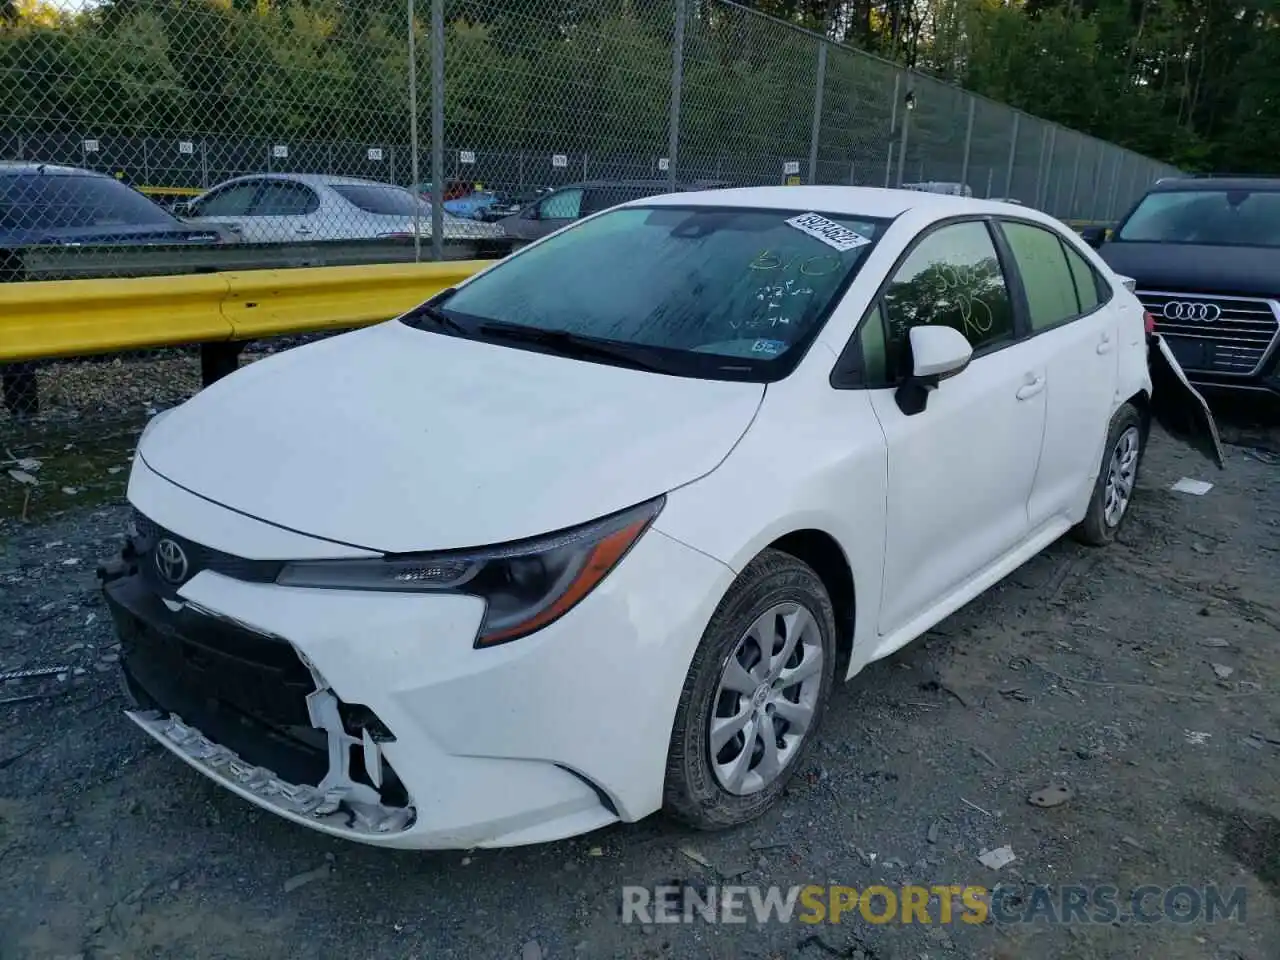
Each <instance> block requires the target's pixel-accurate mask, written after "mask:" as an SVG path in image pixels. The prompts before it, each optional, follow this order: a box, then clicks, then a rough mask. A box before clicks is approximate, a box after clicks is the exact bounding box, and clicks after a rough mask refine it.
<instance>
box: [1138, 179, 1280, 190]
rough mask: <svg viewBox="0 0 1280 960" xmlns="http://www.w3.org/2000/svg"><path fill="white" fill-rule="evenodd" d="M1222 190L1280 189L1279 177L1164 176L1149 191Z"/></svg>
mask: <svg viewBox="0 0 1280 960" xmlns="http://www.w3.org/2000/svg"><path fill="white" fill-rule="evenodd" d="M1223 190H1280V177H1166V178H1164V179H1163V180H1158V181H1156V183H1155V185H1154V186H1153V187H1152V188H1151V190H1150V191H1149V192H1150V193H1170V192H1178V193H1184V192H1190V191H1195V192H1201V191H1203V192H1215V193H1221V192H1222V191H1223Z"/></svg>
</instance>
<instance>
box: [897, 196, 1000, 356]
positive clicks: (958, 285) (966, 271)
mask: <svg viewBox="0 0 1280 960" xmlns="http://www.w3.org/2000/svg"><path fill="white" fill-rule="evenodd" d="M883 301H884V310H885V315H886V319H887V320H888V324H887V328H888V343H887V356H888V363H889V364H890V367H889V369H891V370H893V371H895V372H901V371H902V369H903V367H904V365H905V362H906V357H907V354H908V350H907V331H908V330H910V329H911V328H912V327H915V326H922V325H924V324H929V323H936V324H945V325H946V326H948V327H954V328H955V329H956V330H959V331H960V332H961V333H962V334H964V336H965V339H967V340H968V341H969V343H970V344H972V345H973V349H974V351H975V353H976V352H977V351H979V350H982V349H983V348H987V347H991V346H993V345H996V344H999V343H1002V342H1005V341H1009V340H1012V339H1013V335H1014V329H1013V304H1012V302H1011V300H1010V298H1009V288H1008V286H1007V285H1006V284H1005V279H1004V273H1003V272H1002V271H1001V269H1000V259H999V257H998V256H997V255H996V248H995V244H994V243H992V240H991V234H990V233H989V232H988V230H987V225H986V224H985V223H982V222H980V221H969V222H965V223H956V224H952V225H951V226H946V227H941V228H939V229H937V230H935V231H933V232H932V233H930V234H928V235H927V236H926V237H925V238H924V239H923V240H922V241H921V242H920V243H919V244H918V245H917V246H916V248H915V249H914V250H913V251H912V252H911V253H910V254H909V255H908V256H907V259H906V260H905V261H904V262H903V264H902V266H901V267H899V268H898V271H897V273H895V274H894V276H893V280H891V281H890V283H889V286H888V287H887V288H886V289H885V292H884V298H883Z"/></svg>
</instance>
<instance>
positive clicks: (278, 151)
mask: <svg viewBox="0 0 1280 960" xmlns="http://www.w3.org/2000/svg"><path fill="white" fill-rule="evenodd" d="M271 156H273V157H275V158H276V159H277V160H284V159H285V158H287V157H288V156H289V148H288V147H286V146H285V145H284V144H283V143H277V144H276V145H275V146H274V147H272V148H271Z"/></svg>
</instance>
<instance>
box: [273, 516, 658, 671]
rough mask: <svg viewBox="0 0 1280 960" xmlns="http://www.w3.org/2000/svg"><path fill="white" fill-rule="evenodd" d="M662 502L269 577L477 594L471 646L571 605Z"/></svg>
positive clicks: (310, 564)
mask: <svg viewBox="0 0 1280 960" xmlns="http://www.w3.org/2000/svg"><path fill="white" fill-rule="evenodd" d="M665 502H666V498H665V497H658V498H657V499H655V500H650V501H648V502H647V503H642V504H640V505H639V506H637V507H632V508H631V509H629V510H624V511H623V512H621V513H616V514H613V515H612V516H608V517H605V518H603V519H601V520H596V521H594V522H592V523H588V524H585V525H584V526H581V527H575V528H573V529H571V530H564V531H561V532H559V533H552V534H548V535H547V536H545V537H536V538H534V539H532V540H522V541H519V542H516V543H508V544H502V545H499V546H495V547H483V548H480V549H476V550H444V551H440V552H438V553H422V554H399V555H391V556H387V557H379V558H377V559H372V560H307V561H301V562H298V563H289V564H286V565H285V567H284V569H282V570H281V571H280V574H279V576H278V577H277V578H276V582H277V583H279V584H281V585H282V586H289V587H320V588H326V589H330V590H382V591H389V592H394V593H454V594H466V595H468V596H473V597H479V598H480V599H482V600H484V601H485V614H484V620H483V621H482V622H481V624H480V633H479V635H478V636H477V638H476V646H477V647H488V646H493V645H495V644H499V643H505V642H507V641H508V640H515V639H518V638H519V637H523V636H526V635H527V634H530V633H533V632H534V631H535V630H540V629H541V628H542V627H545V626H547V624H549V623H551V622H552V621H554V620H557V619H559V618H560V617H562V616H564V615H565V614H566V613H568V612H569V611H570V610H572V609H573V608H574V607H575V606H576V605H577V604H578V603H579V602H580V601H581V600H582V599H583V598H584V597H585V596H586V595H587V594H589V593H590V592H591V591H592V590H594V589H595V587H596V586H597V585H598V584H599V583H600V582H601V581H602V580H603V579H604V578H605V577H606V576H607V575H608V573H609V571H610V570H612V569H613V568H614V567H615V566H617V564H618V561H620V560H621V559H622V558H623V557H624V556H626V554H627V551H628V550H630V549H631V547H632V546H633V545H634V544H635V542H636V541H637V540H638V539H640V535H641V534H642V533H644V532H645V530H647V529H648V528H649V525H650V524H651V523H653V520H654V518H655V517H656V516H657V515H658V512H659V511H660V510H661V509H662V505H663V504H664V503H665Z"/></svg>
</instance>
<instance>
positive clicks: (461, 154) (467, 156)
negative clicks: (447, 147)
mask: <svg viewBox="0 0 1280 960" xmlns="http://www.w3.org/2000/svg"><path fill="white" fill-rule="evenodd" d="M458 162H459V163H466V164H474V163H475V162H476V152H475V151H474V150H459V151H458Z"/></svg>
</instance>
